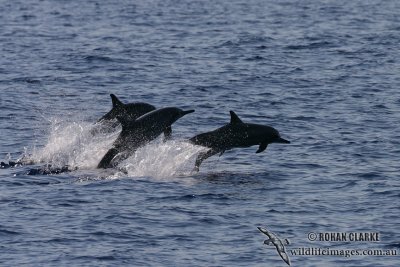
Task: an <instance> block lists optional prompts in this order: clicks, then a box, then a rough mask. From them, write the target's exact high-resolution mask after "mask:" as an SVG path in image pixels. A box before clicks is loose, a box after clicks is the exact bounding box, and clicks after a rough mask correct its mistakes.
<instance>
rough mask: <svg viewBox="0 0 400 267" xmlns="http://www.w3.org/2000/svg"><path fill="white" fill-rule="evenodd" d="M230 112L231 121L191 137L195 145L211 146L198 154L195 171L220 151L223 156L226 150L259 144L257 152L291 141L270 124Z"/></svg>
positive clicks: (190, 140) (191, 141)
mask: <svg viewBox="0 0 400 267" xmlns="http://www.w3.org/2000/svg"><path fill="white" fill-rule="evenodd" d="M230 114H231V121H230V123H228V124H226V125H225V126H223V127H221V128H218V129H216V130H214V131H211V132H206V133H202V134H199V135H196V136H194V137H192V138H191V139H189V142H190V143H192V144H194V145H199V146H204V147H208V148H210V149H209V150H207V151H205V152H201V153H200V154H199V155H198V156H197V158H196V163H195V168H194V171H199V168H200V165H201V163H202V162H203V161H204V160H205V159H207V158H209V157H211V156H213V155H215V154H218V153H220V156H221V155H222V154H223V153H224V152H225V150H230V149H232V148H235V147H250V146H253V145H259V147H258V150H257V151H256V153H260V152H263V151H264V150H265V149H266V148H267V146H268V145H269V144H271V143H283V144H289V143H290V141H288V140H285V139H283V138H282V137H281V136H280V134H279V132H278V131H277V130H275V129H274V128H272V127H270V126H264V125H259V124H252V123H244V122H242V120H241V119H239V117H238V116H237V115H236V113H235V112H233V111H230Z"/></svg>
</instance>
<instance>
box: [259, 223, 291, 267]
mask: <svg viewBox="0 0 400 267" xmlns="http://www.w3.org/2000/svg"><path fill="white" fill-rule="evenodd" d="M257 228H258V230H259V231H260V232H261V233H263V234H265V235H266V236H268V239H267V240H265V241H264V244H266V245H271V246H275V248H276V251H277V252H278V254H279V256H281V258H282V260H283V261H284V262H286V263H287V265H289V266H290V259H289V256H288V254H287V253H286V249H285V245H289V240H288V239H285V240H284V242H282V240H281V239H280V238H279V237H278V236H277V235H276V234H274V233H272V232H270V231H268V230H267V229H265V228H262V227H257ZM284 243H285V244H284Z"/></svg>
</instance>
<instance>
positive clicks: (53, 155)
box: [24, 119, 120, 169]
mask: <svg viewBox="0 0 400 267" xmlns="http://www.w3.org/2000/svg"><path fill="white" fill-rule="evenodd" d="M94 127H95V126H94V125H93V124H92V123H88V122H65V121H59V120H58V119H54V120H52V121H51V125H50V130H49V136H48V138H47V142H46V144H45V146H44V147H42V148H36V147H34V148H33V151H32V153H31V154H30V155H29V156H27V157H25V158H24V160H31V161H32V162H34V163H49V164H52V165H53V166H57V167H62V166H65V165H69V166H70V167H72V168H75V167H77V168H83V169H92V168H96V166H97V164H98V162H99V161H100V159H101V158H102V157H103V155H104V154H105V153H106V152H107V151H108V149H109V148H110V147H111V144H112V142H113V141H114V140H115V139H116V138H117V136H118V134H119V131H120V129H119V130H116V131H114V132H111V133H101V132H97V133H96V134H94V133H93V130H94Z"/></svg>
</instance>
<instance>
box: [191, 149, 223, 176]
mask: <svg viewBox="0 0 400 267" xmlns="http://www.w3.org/2000/svg"><path fill="white" fill-rule="evenodd" d="M220 152H221V150H219V149H210V150H207V151H206V152H201V153H199V155H198V156H197V158H196V163H195V166H194V169H193V171H196V172H198V171H199V169H200V165H201V163H202V162H203V161H204V160H205V159H208V158H209V157H211V156H214V155H216V154H218V153H220Z"/></svg>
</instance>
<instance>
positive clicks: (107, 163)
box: [97, 148, 118, 169]
mask: <svg viewBox="0 0 400 267" xmlns="http://www.w3.org/2000/svg"><path fill="white" fill-rule="evenodd" d="M117 154H118V150H117V149H115V148H111V149H110V150H108V152H107V153H106V154H105V155H104V157H103V158H102V159H101V160H100V162H99V164H98V165H97V168H98V169H107V168H110V167H112V165H111V161H112V160H113V158H114V157H115V156H116V155H117Z"/></svg>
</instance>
